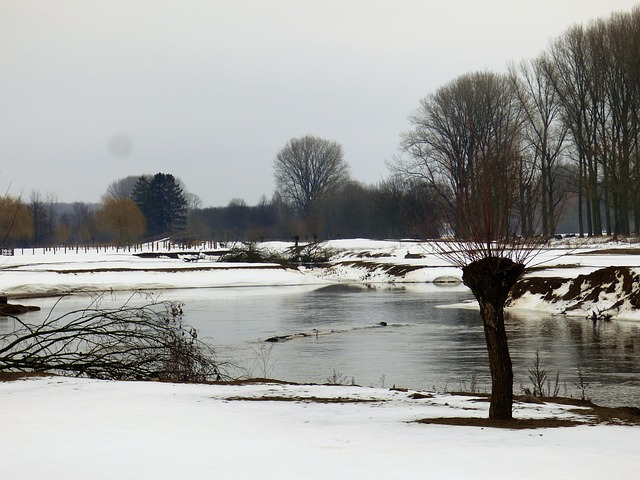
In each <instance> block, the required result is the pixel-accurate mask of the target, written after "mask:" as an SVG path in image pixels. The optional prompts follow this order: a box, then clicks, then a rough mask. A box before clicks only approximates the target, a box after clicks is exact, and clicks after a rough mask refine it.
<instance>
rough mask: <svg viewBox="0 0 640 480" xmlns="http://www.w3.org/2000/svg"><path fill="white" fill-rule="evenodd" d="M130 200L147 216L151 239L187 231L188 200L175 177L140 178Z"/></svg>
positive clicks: (163, 175) (157, 175)
mask: <svg viewBox="0 0 640 480" xmlns="http://www.w3.org/2000/svg"><path fill="white" fill-rule="evenodd" d="M131 197H132V199H133V201H134V202H135V203H136V204H137V205H138V207H140V210H142V213H144V216H145V219H146V220H147V234H148V235H150V236H158V235H171V234H173V233H176V232H180V231H183V230H184V229H185V228H186V225H187V200H186V198H185V194H184V192H183V190H182V187H181V186H180V184H179V183H178V181H177V180H176V179H175V177H174V176H173V175H171V174H165V173H156V174H155V175H154V176H153V177H150V176H144V175H143V176H141V177H139V178H138V181H137V182H136V184H135V186H134V188H133V193H132V194H131Z"/></svg>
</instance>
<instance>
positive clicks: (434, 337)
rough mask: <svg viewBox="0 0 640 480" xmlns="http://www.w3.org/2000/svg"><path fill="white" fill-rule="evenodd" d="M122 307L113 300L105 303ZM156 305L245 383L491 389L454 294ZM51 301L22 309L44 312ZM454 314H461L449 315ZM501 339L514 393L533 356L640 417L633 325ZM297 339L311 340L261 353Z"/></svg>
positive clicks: (264, 293) (532, 324) (201, 298)
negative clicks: (264, 379)
mask: <svg viewBox="0 0 640 480" xmlns="http://www.w3.org/2000/svg"><path fill="white" fill-rule="evenodd" d="M126 298H128V295H127V294H119V295H118V298H116V299H115V300H113V299H109V300H108V301H115V302H116V303H118V302H122V301H124V300H125V299H126ZM160 298H161V299H164V300H174V301H180V302H183V303H184V304H185V307H184V311H185V322H186V323H188V324H190V325H193V326H194V327H196V328H197V329H198V330H199V336H200V337H211V338H213V340H214V343H215V344H216V345H218V350H219V352H220V355H221V356H222V357H225V358H230V359H231V360H232V361H234V362H235V363H237V364H240V365H241V366H243V367H244V368H245V369H246V370H247V371H248V373H249V374H251V375H253V376H263V375H264V374H265V373H266V374H268V376H270V377H273V378H278V379H282V380H290V381H297V382H318V383H324V382H326V381H327V379H328V378H330V377H334V376H335V377H337V378H339V379H341V380H344V381H351V379H352V378H353V380H354V381H355V383H357V384H360V385H367V386H369V385H372V386H383V387H391V386H393V385H396V386H402V387H409V388H413V389H435V390H438V391H444V390H448V391H454V390H460V389H467V390H469V389H470V388H472V386H476V385H477V388H478V390H481V391H488V390H490V376H489V372H488V358H487V353H486V347H485V341H484V332H483V329H482V323H481V320H480V318H479V313H478V311H477V310H473V309H465V308H459V304H460V303H462V302H465V301H468V300H471V299H472V295H471V293H470V292H469V291H468V290H467V289H466V288H464V287H462V286H459V287H438V286H434V285H429V284H425V285H408V286H399V287H376V288H367V287H361V286H347V285H338V286H329V287H323V288H319V287H260V288H219V289H193V290H170V291H164V292H162V293H161V295H160ZM87 301H88V299H87V298H86V297H84V296H75V297H72V298H68V299H65V300H63V301H62V302H61V304H60V305H58V307H57V308H58V309H60V311H64V310H65V309H71V308H78V307H82V306H86V303H87ZM53 302H54V300H53V299H37V300H32V301H30V303H33V304H38V305H40V306H41V307H42V308H43V311H46V310H47V308H48V307H50V306H51V305H52V304H53ZM455 304H458V308H454V307H451V305H455ZM446 306H449V307H446ZM443 307H444V308H443ZM40 314H41V315H42V314H43V313H40ZM29 315H36V314H29ZM380 322H386V323H387V326H386V327H382V326H379V324H380ZM0 328H2V326H1V325H0ZM316 331H317V332H318V335H316V334H315V332H316ZM507 331H508V335H509V341H510V349H511V355H512V358H513V363H514V374H515V382H514V387H515V390H516V391H519V390H520V387H519V386H520V385H521V384H522V385H524V386H527V387H530V384H531V382H530V380H529V378H528V375H529V373H528V369H529V368H531V366H532V363H533V360H534V358H535V354H536V351H539V352H540V356H541V363H542V367H543V368H544V369H546V370H547V371H548V372H549V378H550V380H552V381H554V380H555V376H556V372H559V374H560V395H566V396H574V397H579V396H580V391H579V389H578V388H577V387H576V383H579V381H578V368H580V369H581V370H582V372H583V374H584V377H585V381H586V382H588V384H589V385H588V387H587V389H586V393H587V396H588V397H590V398H591V399H593V400H594V401H596V402H597V403H601V404H603V405H632V406H640V324H639V323H636V322H625V321H612V322H606V323H605V322H597V323H595V324H594V323H592V322H591V321H589V320H586V319H581V318H569V317H563V316H553V317H551V316H543V315H537V314H527V315H523V314H518V315H514V314H512V315H510V316H509V318H508V321H507ZM301 333H303V334H306V335H307V336H298V337H296V338H292V339H291V340H287V341H279V342H277V343H265V342H264V340H266V339H268V338H270V337H275V336H287V335H294V336H295V334H301Z"/></svg>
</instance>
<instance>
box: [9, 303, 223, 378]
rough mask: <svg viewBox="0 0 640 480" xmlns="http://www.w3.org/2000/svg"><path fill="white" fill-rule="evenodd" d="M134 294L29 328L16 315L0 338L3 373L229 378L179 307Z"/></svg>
mask: <svg viewBox="0 0 640 480" xmlns="http://www.w3.org/2000/svg"><path fill="white" fill-rule="evenodd" d="M132 298H133V297H131V298H130V299H129V300H128V301H127V302H126V303H125V304H124V305H122V306H120V307H117V308H101V307H100V298H96V299H94V300H93V301H92V302H91V305H89V307H88V308H86V309H79V310H73V311H70V312H66V313H64V314H62V315H60V316H56V315H54V311H55V306H54V308H52V310H51V311H50V312H49V315H48V316H47V318H46V319H45V320H44V321H42V322H38V324H31V323H28V321H26V320H23V319H21V318H19V317H16V316H11V317H10V318H11V319H12V320H13V322H14V327H15V328H14V329H13V331H11V332H9V333H6V334H3V335H0V371H13V372H15V371H19V372H29V371H38V372H53V373H62V374H65V373H66V374H74V375H77V376H86V377H90V378H99V379H117V380H125V379H137V380H150V379H159V380H165V381H180V382H203V381H210V380H221V379H228V378H229V375H228V374H227V371H228V369H229V367H230V364H229V363H228V362H219V361H218V360H217V359H216V355H215V350H214V348H213V346H212V345H211V343H209V342H208V341H206V340H200V339H198V336H197V331H196V330H195V329H194V328H192V327H189V326H185V325H184V324H183V321H182V304H179V303H175V302H169V301H156V300H154V299H153V298H151V297H145V302H144V303H143V304H142V305H134V304H133V301H132Z"/></svg>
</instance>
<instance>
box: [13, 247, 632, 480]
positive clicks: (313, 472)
mask: <svg viewBox="0 0 640 480" xmlns="http://www.w3.org/2000/svg"><path fill="white" fill-rule="evenodd" d="M330 247H331V248H333V249H335V250H336V251H337V255H336V256H335V257H334V258H333V260H332V264H333V265H332V266H331V267H330V268H326V269H322V270H307V269H304V268H301V269H297V268H281V267H276V266H273V265H255V264H251V265H249V264H233V265H230V264H221V263H217V262H214V261H213V259H211V258H204V259H202V260H199V261H198V262H185V261H183V260H181V259H175V258H152V259H149V258H139V257H137V256H134V255H133V254H132V253H129V252H123V251H122V250H120V251H118V252H116V251H110V252H104V251H100V252H96V251H87V252H82V251H79V252H78V253H76V252H75V251H74V252H73V253H71V252H68V253H66V254H63V253H61V252H60V251H58V252H57V253H55V254H54V253H53V252H50V251H47V252H42V251H35V252H34V251H31V250H28V251H24V252H22V251H19V250H17V251H16V254H15V255H14V256H13V257H0V292H4V294H8V295H9V296H10V297H11V296H17V295H43V294H51V293H62V292H69V291H78V290H83V291H87V290H89V291H99V290H110V289H113V290H132V289H135V290H157V289H161V288H197V287H224V286H245V285H246V286H248V285H251V286H255V285H269V286H274V285H300V284H309V285H313V284H326V283H330V282H427V281H454V280H456V279H457V280H458V281H459V280H460V278H461V272H460V271H459V270H458V269H455V268H453V267H450V266H448V265H446V263H444V262H443V261H442V260H441V259H439V258H437V257H435V256H433V255H432V254H430V253H429V248H428V246H425V245H421V244H416V243H413V242H371V241H367V240H350V241H347V240H344V241H336V242H331V244H330ZM273 248H282V246H281V245H277V244H274V245H273ZM614 248H617V249H619V250H618V251H617V252H615V251H614V252H611V250H612V249H614ZM629 248H632V249H635V248H639V247H638V246H633V245H632V246H629V245H622V244H620V245H613V244H607V245H597V244H593V243H591V244H582V243H578V244H574V245H571V244H567V243H563V244H560V245H557V246H556V248H553V249H550V250H547V251H544V252H542V253H541V254H540V255H539V256H538V257H537V258H536V259H535V262H534V263H538V264H540V266H541V267H543V268H542V269H540V270H536V271H535V272H532V273H531V274H529V276H531V275H534V276H539V277H544V276H548V277H562V278H565V279H572V278H575V277H576V276H577V275H579V274H585V273H589V272H592V271H594V270H597V269H598V268H602V267H608V266H612V265H617V266H628V267H631V268H632V270H633V271H638V270H640V255H635V254H630V253H634V252H630V251H629V250H628V249H629ZM638 251H640V249H639V250H638ZM390 266H401V267H403V268H402V269H400V270H398V269H396V270H394V269H391V268H390ZM527 302H528V303H527ZM527 305H529V306H534V307H535V308H541V307H540V305H541V304H540V302H539V298H529V299H528V300H527V301H526V302H522V304H521V305H519V307H521V308H526V307H527ZM550 308H551V307H550ZM627 313H628V315H630V316H631V317H633V313H629V312H627ZM411 393H412V392H397V391H389V390H383V389H375V388H361V387H351V386H348V387H347V386H331V387H329V386H309V385H279V384H260V385H176V384H161V383H138V382H107V381H97V380H88V379H71V378H58V377H44V378H29V379H23V380H15V381H8V382H0V408H1V411H2V417H3V428H2V429H0V452H2V461H1V462H0V478H3V479H5V478H6V479H39V478H49V479H66V480H68V479H80V478H82V479H85V478H92V479H102V478H104V479H107V478H108V479H112V478H119V479H134V478H135V479H139V478H154V479H175V478H185V479H200V478H207V479H209V478H221V479H246V478H266V479H300V478H309V479H312V478H332V479H333V478H354V479H360V478H362V479H371V478H381V479H382V478H384V479H389V478H454V479H457V478H474V479H483V478H522V479H528V478H531V479H534V478H535V479H539V478H561V479H572V478H575V479H592V478H593V479H595V478H598V479H600V478H637V477H638V472H637V459H638V455H640V427H637V426H628V425H610V424H598V425H591V424H583V425H579V426H573V427H563V428H543V429H534V430H511V429H498V428H489V427H470V426H445V425H432V424H418V423H414V420H417V419H422V418H438V417H466V416H477V417H486V416H487V410H488V404H487V403H486V402H482V401H479V400H478V399H475V398H472V397H461V396H452V395H433V396H430V397H427V398H410V394H411ZM284 397H287V398H289V399H290V400H288V401H285V399H284ZM255 398H262V400H260V401H255V400H250V399H255ZM336 398H339V399H342V401H340V402H336V400H335V399H336ZM327 399H334V400H333V401H330V400H327ZM355 400H367V401H366V402H362V401H355ZM573 409H575V407H567V406H561V405H556V404H517V405H516V408H515V412H514V416H515V417H516V418H557V419H563V418H567V419H576V418H577V417H579V415H578V414H576V413H574V412H572V411H571V410H573ZM582 420H583V421H588V420H589V418H587V417H582Z"/></svg>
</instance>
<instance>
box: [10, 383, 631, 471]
mask: <svg viewBox="0 0 640 480" xmlns="http://www.w3.org/2000/svg"><path fill="white" fill-rule="evenodd" d="M413 393H414V392H411V391H409V392H396V391H389V390H382V389H373V388H359V387H345V386H340V387H334V386H307V385H299V386H295V385H277V384H266V385H265V384H261V385H243V386H231V385H174V384H160V383H140V382H105V381H97V380H86V379H70V378H39V379H27V380H18V381H14V382H4V383H2V382H0V405H1V406H2V414H3V428H2V429H1V430H0V451H1V452H2V462H1V464H0V472H2V478H3V479H25V480H26V479H29V480H31V479H65V480H75V479H86V478H90V479H114V478H117V479H143V478H150V479H158V480H160V479H177V478H180V479H211V478H217V479H218V478H219V479H259V478H261V479H277V480H283V479H303V478H304V479H337V478H348V479H394V478H451V479H495V478H518V479H536V480H539V479H541V478H545V479H553V478H558V479H565V480H568V479H581V480H584V479H618V478H620V479H622V478H625V479H631V478H638V477H637V460H638V454H639V453H640V427H637V426H623V425H588V424H585V425H578V426H573V427H560V428H542V429H528V430H511V429H500V428H488V427H484V428H483V427H464V426H446V425H429V424H418V423H414V421H415V420H418V419H423V418H437V417H468V416H482V417H486V416H487V411H488V404H487V403H486V402H481V401H477V400H478V399H474V398H473V397H458V396H451V395H449V396H442V395H435V396H433V397H432V398H415V399H414V398H411V395H412V394H413ZM265 397H266V398H269V400H262V401H252V400H251V399H255V398H265ZM287 399H289V401H287ZM332 399H333V401H332ZM336 399H337V400H336ZM336 401H338V402H340V403H336ZM572 408H575V407H572ZM570 410H571V409H570V408H569V407H566V406H560V405H554V404H545V405H539V404H517V405H516V408H515V416H516V417H518V418H544V417H553V418H559V419H576V418H581V416H580V415H578V414H576V413H571V411H570ZM582 420H588V419H585V418H582Z"/></svg>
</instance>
